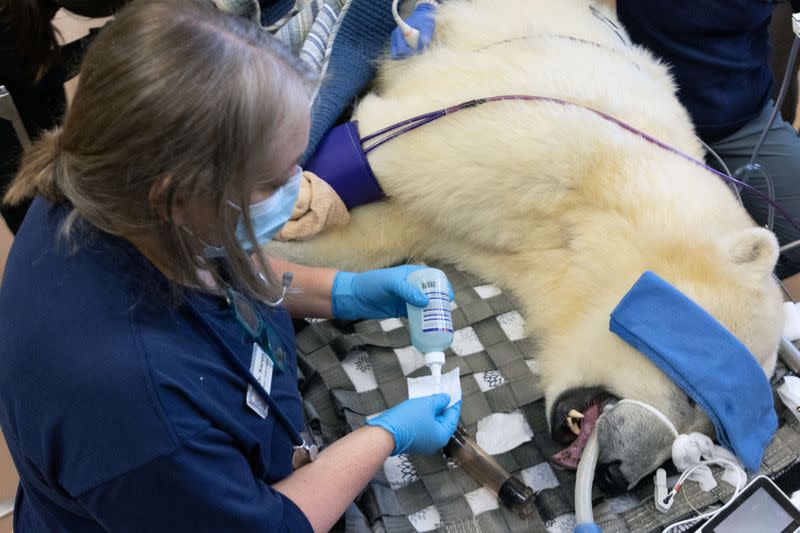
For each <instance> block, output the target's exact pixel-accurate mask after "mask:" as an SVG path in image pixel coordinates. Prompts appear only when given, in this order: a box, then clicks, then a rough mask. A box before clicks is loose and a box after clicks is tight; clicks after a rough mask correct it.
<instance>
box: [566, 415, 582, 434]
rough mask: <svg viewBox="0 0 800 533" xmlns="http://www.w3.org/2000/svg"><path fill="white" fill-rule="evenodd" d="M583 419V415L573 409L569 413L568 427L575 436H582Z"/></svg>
mask: <svg viewBox="0 0 800 533" xmlns="http://www.w3.org/2000/svg"><path fill="white" fill-rule="evenodd" d="M581 418H583V413H581V412H580V411H578V410H576V409H571V410H570V412H569V413H567V427H568V428H569V430H570V431H571V432H573V433H574V434H575V435H580V434H581Z"/></svg>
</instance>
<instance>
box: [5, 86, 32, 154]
mask: <svg viewBox="0 0 800 533" xmlns="http://www.w3.org/2000/svg"><path fill="white" fill-rule="evenodd" d="M0 118H2V119H5V120H8V121H9V122H11V125H12V126H14V131H15V132H16V134H17V137H18V138H19V142H20V144H21V145H22V148H23V149H24V148H28V147H29V146H30V145H31V138H30V137H29V136H28V132H27V130H26V129H25V125H24V124H23V123H22V119H21V118H19V113H18V112H17V107H16V106H15V105H14V99H13V98H11V93H9V92H8V89H6V87H5V85H0Z"/></svg>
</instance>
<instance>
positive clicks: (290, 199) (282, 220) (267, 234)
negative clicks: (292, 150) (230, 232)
mask: <svg viewBox="0 0 800 533" xmlns="http://www.w3.org/2000/svg"><path fill="white" fill-rule="evenodd" d="M302 177H303V169H302V168H300V167H299V166H298V167H296V172H295V174H294V175H293V176H292V177H291V178H289V180H288V181H287V182H286V183H284V184H283V185H281V187H280V188H278V190H276V191H275V192H274V193H272V194H271V195H270V196H269V197H268V198H266V199H264V200H261V201H260V202H256V203H254V204H250V223H251V224H252V225H253V233H255V236H256V243H257V244H258V245H260V246H264V245H265V244H267V243H268V242H269V241H271V240H272V238H273V237H274V236H275V234H276V233H278V232H279V231H280V230H281V228H282V227H283V226H284V225H285V224H286V223H287V222H288V221H289V218H291V216H292V211H293V210H294V205H295V204H296V203H297V196H298V194H299V193H300V182H301V180H302ZM231 206H232V207H234V208H236V209H241V208H240V207H239V206H237V205H236V204H233V203H231ZM242 217H244V214H242V215H240V216H239V223H238V224H237V225H236V238H237V239H238V240H239V243H240V244H241V245H242V248H244V249H245V250H246V251H248V252H249V251H251V250H252V249H253V245H252V243H251V242H250V239H249V238H248V237H247V231H246V230H245V226H244V219H243V218H242ZM204 253H205V256H206V257H219V256H223V255H225V249H224V248H223V247H218V246H206V248H205V251H204Z"/></svg>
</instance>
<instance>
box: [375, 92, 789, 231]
mask: <svg viewBox="0 0 800 533" xmlns="http://www.w3.org/2000/svg"><path fill="white" fill-rule="evenodd" d="M500 100H526V101H538V102H550V103H553V104H559V105H570V106H575V107H580V108H583V109H586V110H588V111H591V112H592V113H594V114H596V115H598V116H600V117H601V118H604V119H606V120H608V121H610V122H613V123H614V124H616V125H617V126H619V127H621V128H623V129H625V130H627V131H629V132H631V133H633V134H634V135H637V136H639V137H641V138H642V139H644V140H646V141H648V142H650V143H652V144H655V145H656V146H658V147H659V148H662V149H663V150H666V151H668V152H671V153H673V154H675V155H678V156H680V157H682V158H684V159H685V160H687V161H689V162H690V163H694V164H695V165H697V166H699V167H702V168H704V169H706V170H708V171H709V172H711V173H713V174H716V175H717V176H719V177H720V178H722V180H723V181H726V182H728V183H735V184H736V185H738V186H739V187H742V188H744V189H747V190H748V191H751V192H754V193H755V194H757V195H758V196H760V197H761V198H763V199H764V200H766V201H767V203H769V204H770V205H771V206H773V207H774V208H775V209H777V210H778V212H779V213H780V214H781V215H783V217H784V218H785V219H786V220H787V221H788V222H789V223H790V224H791V225H792V226H793V227H794V229H796V230H797V231H800V224H799V223H798V222H797V221H796V220H795V219H794V217H791V216H789V214H788V213H787V212H786V211H784V210H783V208H782V207H781V206H780V205H779V204H778V203H777V202H776V201H775V200H773V199H772V198H770V197H769V196H767V195H766V194H764V193H763V192H761V191H759V190H758V189H756V188H755V187H753V186H752V185H750V184H749V183H745V182H743V181H740V180H737V179H736V178H734V177H733V176H728V175H727V174H723V173H722V172H720V171H718V170H716V169H714V168H711V167H710V166H708V165H706V164H705V163H703V162H702V161H698V160H697V159H695V158H693V157H692V156H690V155H689V154H685V153H683V152H681V151H680V150H678V149H677V148H673V147H672V146H670V145H668V144H666V143H664V142H662V141H659V140H658V139H656V138H655V137H653V136H651V135H648V134H647V133H645V132H643V131H642V130H640V129H637V128H635V127H633V126H631V125H630V124H628V123H627V122H625V121H623V120H620V119H618V118H616V117H612V116H611V115H608V114H606V113H603V112H602V111H598V110H597V109H594V108H591V107H588V106H585V105H581V104H576V103H574V102H569V101H567V100H562V99H560V98H551V97H549V96H535V95H528V94H504V95H500V96H488V97H486V98H476V99H474V100H468V101H466V102H462V103H460V104H456V105H453V106H450V107H446V108H444V109H439V110H437V111H431V112H430V113H425V114H422V115H417V116H416V117H412V118H409V119H406V120H404V121H402V122H398V123H396V124H392V125H391V126H387V127H385V128H383V129H381V130H378V131H376V132H374V133H371V134H369V135H367V136H366V137H362V138H361V143H362V144H363V143H364V142H366V141H369V140H372V139H374V138H376V137H378V136H380V135H383V134H386V133H389V135H388V136H387V137H385V138H383V139H381V140H380V141H378V142H376V143H374V144H372V145H370V146H368V147H366V148H364V153H365V154H366V153H368V152H370V151H372V150H374V149H375V148H377V147H379V146H380V145H382V144H384V143H386V142H388V141H391V140H392V139H394V138H395V137H398V136H399V135H402V134H404V133H408V132H409V131H412V130H415V129H417V128H419V127H421V126H424V125H426V124H430V123H431V122H433V121H434V120H437V119H440V118H442V117H443V116H445V115H449V114H452V113H456V112H458V111H462V110H464V109H469V108H472V107H476V106H479V105H481V104H486V103H488V102H498V101H500Z"/></svg>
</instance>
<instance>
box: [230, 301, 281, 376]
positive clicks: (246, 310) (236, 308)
mask: <svg viewBox="0 0 800 533" xmlns="http://www.w3.org/2000/svg"><path fill="white" fill-rule="evenodd" d="M225 297H226V299H227V301H228V305H230V306H231V309H233V316H234V317H235V318H236V321H237V322H238V323H239V325H241V326H242V328H244V330H245V332H247V334H248V335H249V336H250V339H251V340H252V341H253V342H255V343H256V344H258V346H259V347H260V348H261V349H262V350H263V351H264V353H266V354H267V355H268V356H269V358H270V359H271V360H272V363H273V364H274V365H275V366H276V367H277V368H278V369H279V370H284V368H285V367H286V348H285V347H284V345H283V341H282V340H281V336H280V334H279V333H278V332H277V330H276V329H275V328H273V327H272V326H271V325H270V324H269V323H268V322H264V321H263V320H262V319H261V315H260V314H259V313H258V310H257V309H256V307H255V306H254V305H253V303H252V302H250V300H248V299H247V298H246V297H245V296H244V295H243V294H241V293H239V292H237V291H235V290H233V289H231V288H228V289H227V290H226V291H225Z"/></svg>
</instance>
